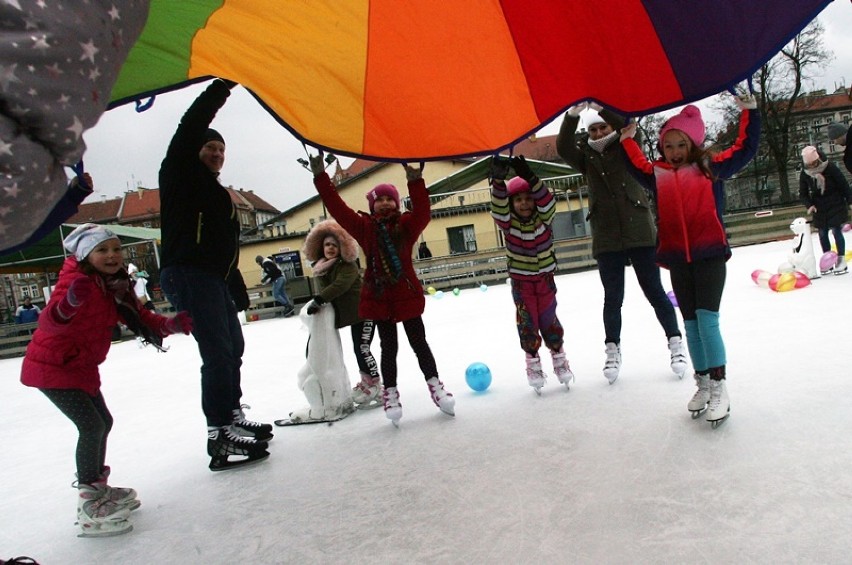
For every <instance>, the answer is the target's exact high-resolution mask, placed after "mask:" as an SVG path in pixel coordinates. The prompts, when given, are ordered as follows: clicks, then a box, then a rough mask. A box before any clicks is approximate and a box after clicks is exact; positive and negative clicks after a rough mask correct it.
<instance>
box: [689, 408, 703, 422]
mask: <svg viewBox="0 0 852 565" xmlns="http://www.w3.org/2000/svg"><path fill="white" fill-rule="evenodd" d="M706 411H707V409H706V408H702V409H701V410H690V412H692V419H693V420H697V419H698V418H700V417H701V415H702V414H704V412H706Z"/></svg>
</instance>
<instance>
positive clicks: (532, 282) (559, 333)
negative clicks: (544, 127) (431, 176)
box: [491, 156, 574, 394]
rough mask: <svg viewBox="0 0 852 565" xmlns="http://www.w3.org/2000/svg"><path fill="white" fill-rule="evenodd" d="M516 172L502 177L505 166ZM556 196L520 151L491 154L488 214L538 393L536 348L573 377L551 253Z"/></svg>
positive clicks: (561, 375)
mask: <svg viewBox="0 0 852 565" xmlns="http://www.w3.org/2000/svg"><path fill="white" fill-rule="evenodd" d="M510 165H511V167H512V168H513V169H514V170H515V172H516V173H517V174H518V176H516V177H514V178H512V179H511V180H510V181H509V182H508V184H507V183H506V182H505V179H506V177H507V176H508V173H509V166H510ZM555 204H556V202H555V200H554V199H553V194H551V192H550V190H549V189H548V187H547V185H545V184H544V183H543V182H542V181H541V180H539V179H538V177H536V176H535V174H534V173H533V172H532V170H531V169H530V167H529V165H528V164H527V162H526V159H524V157H523V156H519V157H512V158H511V159H506V158H501V157H495V158H494V159H493V161H492V163H491V216H492V217H493V218H494V222H495V223H496V224H497V227H498V228H500V230H501V231H502V232H503V237H504V238H505V241H506V254H507V256H508V268H509V278H510V279H511V283H512V298H513V299H514V301H515V312H516V314H515V319H516V324H517V327H518V336H519V337H520V340H521V349H523V350H524V353H525V354H526V364H527V381H528V382H529V385H530V386H531V387H533V388H534V389H535V391H536V393H537V394H541V388H542V387H543V386H544V383H545V379H546V377H545V374H544V372H543V371H542V368H541V359H540V358H539V356H538V350H539V348H540V347H541V342H542V340H544V343H545V345H546V346H547V348H548V349H549V350H550V354H551V356H552V359H553V372H554V373H556V377H557V378H558V379H559V382H560V383H562V384H564V385H565V387H566V388H567V387H569V385H570V383H571V379H573V378H574V375H573V373H572V372H571V368H570V367H569V366H568V359H567V358H566V356H565V351H564V350H563V348H562V343H563V336H564V333H565V332H564V330H563V328H562V324H561V323H560V322H559V318H558V317H557V316H556V283H555V282H554V280H553V273H554V272H555V271H556V257H555V255H554V254H553V231H552V230H551V227H550V224H551V222H552V221H553V214H554V212H555V211H556V209H555Z"/></svg>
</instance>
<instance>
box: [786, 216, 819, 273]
mask: <svg viewBox="0 0 852 565" xmlns="http://www.w3.org/2000/svg"><path fill="white" fill-rule="evenodd" d="M790 230H791V231H792V232H793V233H794V234H795V237H793V249H791V250H790V253H789V255H788V256H787V259H788V260H787V262H786V263H781V265H779V266H778V272H779V273H787V272H790V271H799V272H800V273H804V274H805V275H807V277H808V278H809V279H818V278H819V276H820V274H819V269H817V262H816V256H814V241H813V237H812V236H811V225H810V224H809V223H808V221H807V220H805V219H804V218H796V219H795V220H793V222H792V223H791V224H790Z"/></svg>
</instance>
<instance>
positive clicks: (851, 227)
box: [840, 224, 852, 233]
mask: <svg viewBox="0 0 852 565" xmlns="http://www.w3.org/2000/svg"><path fill="white" fill-rule="evenodd" d="M840 229H842V230H843V232H844V233H846V232H848V231H850V230H852V225H850V224H843V227H842V228H840Z"/></svg>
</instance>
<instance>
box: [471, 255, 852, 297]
mask: <svg viewBox="0 0 852 565" xmlns="http://www.w3.org/2000/svg"><path fill="white" fill-rule="evenodd" d="M850 253H852V252H850ZM479 290H481V291H482V292H485V291H486V290H488V285H487V284H485V283H482V284H481V285H479Z"/></svg>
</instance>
